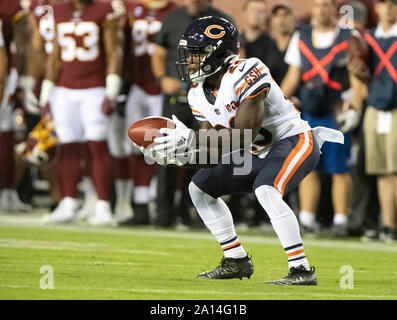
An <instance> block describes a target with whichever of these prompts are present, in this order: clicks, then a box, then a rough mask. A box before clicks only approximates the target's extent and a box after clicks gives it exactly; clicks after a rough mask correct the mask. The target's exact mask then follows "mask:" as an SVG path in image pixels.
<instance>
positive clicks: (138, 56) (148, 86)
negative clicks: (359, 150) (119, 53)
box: [125, 1, 179, 95]
mask: <svg viewBox="0 0 397 320" xmlns="http://www.w3.org/2000/svg"><path fill="white" fill-rule="evenodd" d="M148 3H150V1H143V2H142V1H126V2H125V8H126V15H127V18H128V23H129V27H130V30H131V38H132V41H133V50H134V52H133V54H134V67H133V75H132V79H133V82H134V84H136V85H137V86H139V87H140V88H141V89H143V90H144V91H146V92H147V93H148V94H150V95H154V94H159V93H160V92H161V90H160V87H159V86H158V85H157V83H156V79H155V77H154V76H153V73H152V71H151V67H150V56H151V55H152V54H153V51H154V37H155V36H156V34H157V33H158V32H159V31H160V29H161V26H162V20H163V18H164V16H165V15H167V14H168V13H170V12H172V11H173V10H175V9H176V8H178V7H179V6H178V5H177V4H176V3H174V2H170V3H169V4H167V5H166V6H165V7H163V8H161V9H158V10H155V9H151V8H150V7H149V6H150V5H149V4H148Z"/></svg>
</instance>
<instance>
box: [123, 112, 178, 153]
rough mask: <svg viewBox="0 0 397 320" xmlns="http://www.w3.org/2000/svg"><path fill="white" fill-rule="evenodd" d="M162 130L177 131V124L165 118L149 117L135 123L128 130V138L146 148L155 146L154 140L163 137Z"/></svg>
mask: <svg viewBox="0 0 397 320" xmlns="http://www.w3.org/2000/svg"><path fill="white" fill-rule="evenodd" d="M161 128H170V129H175V123H174V122H173V121H172V120H171V119H168V118H164V117H148V118H143V119H141V120H139V121H137V122H135V123H134V124H133V125H132V126H130V128H129V129H128V137H129V138H130V139H131V140H132V141H133V142H135V143H136V144H137V145H139V146H142V147H144V148H146V147H148V146H149V145H152V144H154V142H153V140H154V139H155V138H157V137H161V136H163V135H162V134H161V133H160V129H161Z"/></svg>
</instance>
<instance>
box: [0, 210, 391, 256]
mask: <svg viewBox="0 0 397 320" xmlns="http://www.w3.org/2000/svg"><path fill="white" fill-rule="evenodd" d="M1 224H3V225H12V226H23V227H32V228H38V229H46V230H59V231H66V232H76V233H90V234H102V235H118V236H122V235H126V236H128V235H131V236H140V237H149V238H169V239H184V240H200V241H215V239H214V237H213V236H212V235H211V234H210V233H209V232H206V231H175V230H158V229H152V228H114V227H108V228H104V227H98V228H94V227H89V226H85V225H57V226H54V225H43V224H35V225H31V224H26V223H25V224H24V223H23V219H22V221H20V222H19V223H17V224H15V223H7V222H6V221H3V220H2V218H1V216H0V225H1ZM239 238H240V240H242V242H243V243H247V244H264V245H266V244H267V245H269V244H270V245H280V242H279V240H278V239H277V238H276V237H275V236H271V235H270V236H269V234H264V235H263V236H261V235H258V234H255V235H247V234H243V235H241V236H239ZM303 245H304V246H305V247H314V248H315V247H319V248H342V249H349V250H362V251H377V252H379V251H381V252H397V245H388V244H384V243H362V242H359V241H352V240H332V239H331V240H327V239H312V238H305V237H303Z"/></svg>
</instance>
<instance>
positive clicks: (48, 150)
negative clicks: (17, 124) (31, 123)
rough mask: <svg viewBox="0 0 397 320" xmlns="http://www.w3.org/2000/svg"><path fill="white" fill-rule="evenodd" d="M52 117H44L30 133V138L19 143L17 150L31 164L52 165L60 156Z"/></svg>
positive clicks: (43, 166) (39, 165) (37, 165)
mask: <svg viewBox="0 0 397 320" xmlns="http://www.w3.org/2000/svg"><path fill="white" fill-rule="evenodd" d="M54 129H55V128H54V122H53V121H52V119H50V118H42V119H41V120H40V121H39V123H38V124H37V125H36V126H35V127H34V128H33V130H32V131H31V132H30V133H29V136H28V139H27V140H26V141H25V142H21V143H20V144H18V145H17V147H16V151H17V152H18V153H20V154H22V155H23V158H24V159H25V160H26V161H27V162H29V163H30V164H32V165H34V166H36V167H40V168H46V167H50V166H52V165H53V164H54V163H55V162H56V160H57V159H58V157H59V152H60V150H59V149H60V148H59V139H58V137H57V135H56V133H55V130H54Z"/></svg>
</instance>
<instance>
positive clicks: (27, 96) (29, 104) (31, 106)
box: [19, 76, 40, 114]
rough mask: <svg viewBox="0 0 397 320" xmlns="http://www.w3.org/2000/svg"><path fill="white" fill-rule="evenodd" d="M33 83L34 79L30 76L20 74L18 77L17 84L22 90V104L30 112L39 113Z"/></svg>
mask: <svg viewBox="0 0 397 320" xmlns="http://www.w3.org/2000/svg"><path fill="white" fill-rule="evenodd" d="M35 85H36V79H35V78H34V77H32V76H21V77H20V78H19V86H20V88H21V89H22V91H23V104H24V106H25V108H26V111H27V112H28V113H30V114H40V108H39V99H37V97H36V95H35V94H34V92H33V90H34V87H35Z"/></svg>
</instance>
